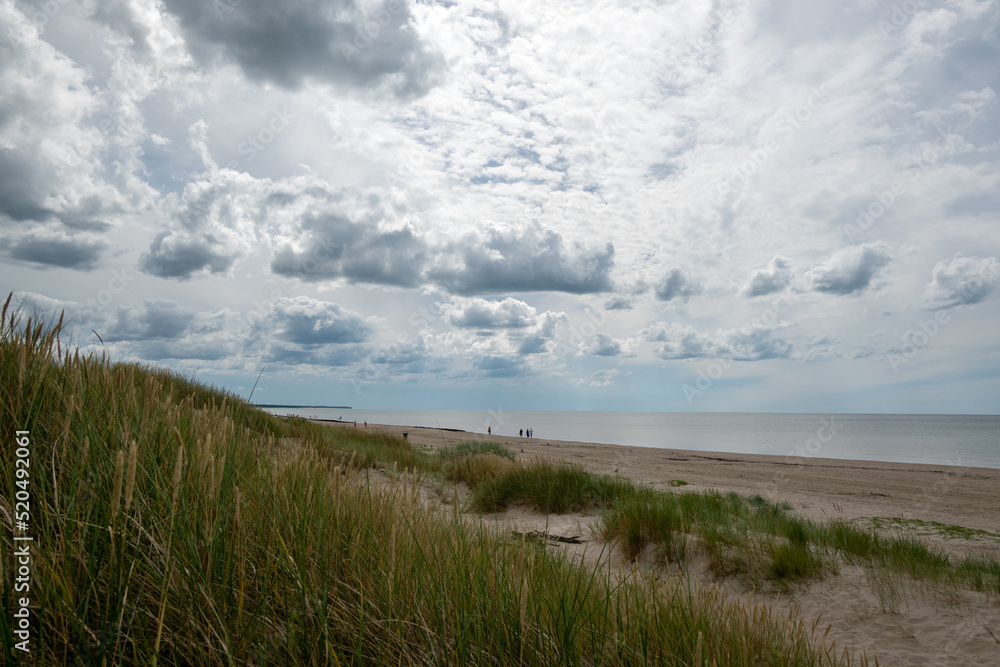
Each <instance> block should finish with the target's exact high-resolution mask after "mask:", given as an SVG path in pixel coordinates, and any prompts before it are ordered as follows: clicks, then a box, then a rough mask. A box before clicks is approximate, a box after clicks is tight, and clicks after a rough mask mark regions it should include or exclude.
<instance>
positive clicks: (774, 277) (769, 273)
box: [740, 255, 792, 297]
mask: <svg viewBox="0 0 1000 667" xmlns="http://www.w3.org/2000/svg"><path fill="white" fill-rule="evenodd" d="M790 266H791V264H790V262H789V260H788V258H786V257H782V256H780V255H775V256H774V258H773V259H772V260H771V261H770V262H768V264H767V267H765V268H763V269H757V270H756V271H754V272H753V273H752V274H750V279H749V280H748V281H747V284H746V285H744V286H743V289H742V290H740V294H741V295H743V296H746V297H753V296H765V295H767V294H774V293H775V292H780V291H781V290H783V289H785V288H786V287H788V283H790V282H791V281H792V271H791V268H790Z"/></svg>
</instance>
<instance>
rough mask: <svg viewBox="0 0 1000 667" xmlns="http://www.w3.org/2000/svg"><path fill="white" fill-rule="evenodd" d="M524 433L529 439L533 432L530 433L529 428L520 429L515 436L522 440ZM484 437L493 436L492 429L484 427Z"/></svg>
mask: <svg viewBox="0 0 1000 667" xmlns="http://www.w3.org/2000/svg"><path fill="white" fill-rule="evenodd" d="M525 433H527V434H528V437H529V438H530V437H531V436H532V434H533V433H534V431H532V430H531V429H530V428H522V429H521V430H520V431H518V432H517V436H518V437H519V438H523V437H524V434H525ZM486 435H493V427H492V426H487V427H486Z"/></svg>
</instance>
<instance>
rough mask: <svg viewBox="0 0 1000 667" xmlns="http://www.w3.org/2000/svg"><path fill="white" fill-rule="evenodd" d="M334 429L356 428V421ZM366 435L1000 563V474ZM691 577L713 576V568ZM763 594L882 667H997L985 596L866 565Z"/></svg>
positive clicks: (594, 547) (995, 625)
mask: <svg viewBox="0 0 1000 667" xmlns="http://www.w3.org/2000/svg"><path fill="white" fill-rule="evenodd" d="M327 423H330V424H331V425H332V426H335V427H338V428H354V426H353V424H350V423H348V424H343V423H335V422H334V423H331V422H327ZM358 428H363V426H362V425H359V426H358ZM369 429H373V430H376V429H377V430H379V431H385V432H390V433H397V434H403V433H405V434H406V435H407V438H408V440H409V441H410V442H412V443H413V444H415V445H422V446H425V447H429V448H431V449H437V448H440V447H444V446H449V445H454V444H458V443H460V442H464V441H467V440H491V441H493V442H497V443H500V444H504V445H506V446H507V447H508V448H510V449H511V450H512V451H514V452H515V453H516V454H517V455H518V457H519V458H525V459H527V458H532V457H537V456H545V457H552V458H557V459H561V460H565V461H570V462H572V463H576V464H578V465H580V466H582V467H584V468H586V469H587V470H590V471H593V472H596V473H603V474H611V475H614V474H618V475H622V476H624V477H627V478H629V479H631V480H633V481H634V482H637V483H640V484H646V485H649V486H651V487H653V488H657V489H662V490H675V491H687V490H695V489H718V490H720V491H735V492H738V493H741V494H745V495H754V494H760V495H762V496H764V497H766V498H768V499H769V500H772V501H777V502H788V503H790V504H791V505H792V507H793V508H794V511H795V512H796V513H798V514H800V515H802V516H805V517H808V518H811V519H814V520H818V521H823V520H827V519H833V518H842V519H846V520H855V521H858V522H860V523H862V524H864V525H872V526H874V527H876V528H879V529H880V530H882V531H884V532H887V531H891V532H893V533H894V534H897V533H899V532H907V533H911V534H916V535H919V536H920V537H922V538H923V539H925V540H927V541H928V542H930V543H931V544H933V545H934V546H937V547H940V548H942V549H944V550H946V551H948V552H949V553H951V554H953V555H956V556H963V555H965V554H970V553H971V554H982V555H988V556H992V557H994V558H1000V470H997V469H990V468H965V467H952V466H937V465H921V464H905V463H884V462H876V461H846V460H838V459H824V458H807V459H797V458H792V457H782V456H765V455H747V454H729V453H718V452H694V451H682V450H675V449H655V448H647V447H631V446H619V445H605V444H594V443H586V442H575V441H565V440H551V439H539V438H534V439H529V438H517V437H510V436H492V437H489V436H484V435H479V434H475V433H468V432H465V431H454V430H447V429H437V428H424V427H401V426H383V425H373V424H369ZM679 482H686V484H684V485H678V483H679ZM488 518H489V519H490V520H497V521H503V522H505V523H508V524H510V525H511V526H512V527H513V528H514V529H519V530H523V531H530V530H543V531H548V532H550V533H551V534H553V535H560V536H562V537H576V538H579V539H580V540H581V542H582V544H580V545H575V546H571V547H568V548H569V549H570V551H571V553H576V554H577V555H579V554H580V553H582V552H584V551H585V550H586V551H587V552H588V553H590V554H597V553H602V552H603V553H607V551H608V549H607V547H606V545H604V544H603V543H602V542H601V540H600V539H599V537H597V536H596V535H594V534H593V531H592V527H593V525H594V521H595V518H596V517H595V516H593V515H589V516H588V515H568V516H549V517H544V516H539V515H537V514H534V513H531V512H527V511H525V510H524V509H521V508H515V509H512V510H510V511H508V512H506V513H505V514H503V515H500V516H492V517H488ZM943 526H951V527H961V528H964V529H969V530H965V531H962V530H956V529H954V528H953V529H950V530H947V529H945V528H944V527H943ZM694 574H697V575H699V576H701V577H702V578H703V579H705V580H706V581H707V580H708V575H707V574H706V573H704V572H701V573H694ZM724 583H725V584H726V586H727V588H729V589H730V591H731V592H732V593H733V594H734V595H738V596H741V597H746V596H747V595H748V594H749V592H748V591H746V590H745V589H743V588H742V587H741V586H740V585H739V584H738V583H737V582H732V581H727V582H724ZM757 599H758V600H762V599H763V600H766V601H767V603H768V604H770V605H772V606H774V607H776V608H778V609H788V608H790V607H792V606H797V607H798V609H799V610H800V612H801V614H802V616H803V617H804V618H805V619H806V620H807V622H809V623H812V621H813V620H814V619H815V618H816V617H817V616H819V615H821V623H822V625H823V626H826V625H827V624H830V625H832V629H831V637H834V638H836V639H837V646H838V647H845V646H846V647H849V648H851V649H854V650H855V651H856V652H857V653H858V654H860V652H861V651H865V652H866V653H867V655H868V657H869V658H871V657H872V656H874V655H877V656H878V659H879V664H882V665H1000V604H998V602H997V600H996V599H995V598H994V599H992V600H991V599H989V598H987V596H985V595H983V594H978V593H974V592H971V591H965V590H962V589H956V588H955V587H941V586H937V587H929V586H926V585H919V584H914V583H913V582H911V581H909V580H907V579H906V578H905V577H897V578H896V580H892V578H891V577H889V576H882V577H873V576H872V575H871V574H870V573H867V572H866V571H865V570H864V569H862V568H860V567H855V566H848V565H844V566H843V567H841V571H840V574H839V575H837V576H827V577H826V578H825V579H824V580H822V581H819V582H817V583H813V584H811V585H809V586H803V587H799V588H798V589H793V590H791V591H787V592H782V593H776V592H771V593H761V592H759V591H758V592H757ZM872 664H874V661H873V662H872Z"/></svg>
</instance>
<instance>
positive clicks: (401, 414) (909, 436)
mask: <svg viewBox="0 0 1000 667" xmlns="http://www.w3.org/2000/svg"><path fill="white" fill-rule="evenodd" d="M262 407H263V406H262ZM265 409H268V410H269V411H270V412H272V413H273V414H279V415H297V416H301V417H311V418H316V419H327V420H341V421H347V422H351V421H355V420H356V421H357V422H358V423H359V424H360V423H362V422H365V421H367V422H369V423H375V424H391V425H394V426H412V427H428V428H447V429H455V430H461V431H467V432H469V433H470V434H478V435H485V434H486V433H487V429H489V430H490V431H491V432H492V433H493V434H494V435H500V436H506V437H510V438H518V437H524V436H520V435H519V432H522V431H524V430H526V429H529V428H530V429H532V430H533V432H534V437H535V438H536V439H544V438H549V439H553V440H575V441H581V442H594V443H602V444H611V445H622V446H634V447H657V448H664V449H679V450H690V451H712V452H727V453H734V454H764V455H771V456H787V457H792V458H830V459H846V460H862V461H864V460H867V461H884V462H897V463H922V464H934V465H950V466H968V467H981V468H1000V415H995V414H947V413H942V414H926V413H834V412H831V413H816V412H644V411H611V410H609V411H601V410H586V411H584V410H580V411H575V410H557V411H550V410H408V409H366V408H347V407H341V408H324V407H318V406H292V405H287V406H280V408H278V407H277V406H274V407H270V408H265Z"/></svg>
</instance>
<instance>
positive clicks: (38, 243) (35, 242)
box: [0, 232, 108, 270]
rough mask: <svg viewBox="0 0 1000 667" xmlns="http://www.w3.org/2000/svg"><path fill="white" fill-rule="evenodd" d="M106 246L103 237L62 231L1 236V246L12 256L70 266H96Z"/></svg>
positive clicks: (82, 267)
mask: <svg viewBox="0 0 1000 667" xmlns="http://www.w3.org/2000/svg"><path fill="white" fill-rule="evenodd" d="M107 248H108V244H107V243H106V242H105V241H103V240H99V239H98V240H90V239H88V238H87V237H82V238H81V237H71V236H68V235H66V234H64V233H59V232H56V233H45V232H43V233H35V232H29V233H27V234H24V235H12V236H10V237H6V238H2V239H0V249H2V250H3V251H5V252H6V254H8V255H9V256H10V257H11V258H12V259H16V260H19V261H22V262H32V263H34V264H40V265H42V266H58V267H63V268H67V269H81V270H87V269H93V268H94V267H95V266H97V264H98V263H99V261H100V259H101V258H102V257H103V256H104V254H105V251H106V250H107Z"/></svg>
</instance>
